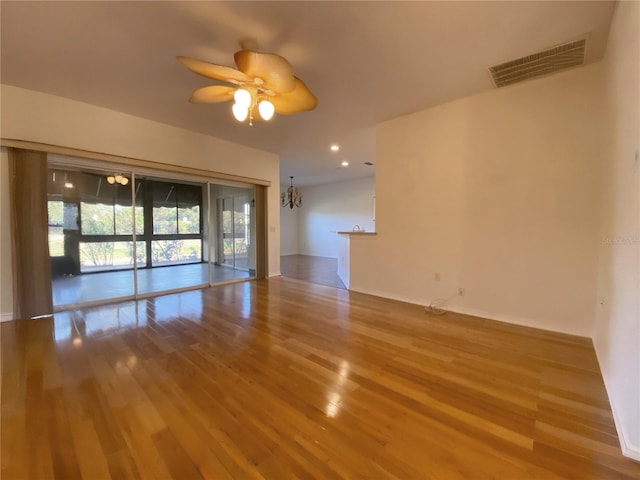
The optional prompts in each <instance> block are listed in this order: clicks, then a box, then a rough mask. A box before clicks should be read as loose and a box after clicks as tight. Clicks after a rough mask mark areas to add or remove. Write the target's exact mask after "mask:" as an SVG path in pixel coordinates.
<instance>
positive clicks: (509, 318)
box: [447, 305, 591, 338]
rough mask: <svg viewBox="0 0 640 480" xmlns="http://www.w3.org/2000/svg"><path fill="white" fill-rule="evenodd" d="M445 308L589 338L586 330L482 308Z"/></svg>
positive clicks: (453, 306)
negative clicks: (553, 325) (577, 329)
mask: <svg viewBox="0 0 640 480" xmlns="http://www.w3.org/2000/svg"><path fill="white" fill-rule="evenodd" d="M447 310H448V311H450V312H454V313H462V314H464V315H472V316H474V317H480V318H487V319H489V320H496V321H498V322H504V323H510V324H512V325H519V326H521V327H530V328H536V329H538V330H546V331H548V332H554V333H564V334H567V335H574V336H576V337H583V338H591V336H590V335H589V334H588V333H587V332H581V331H573V330H569V329H562V328H560V329H559V328H553V329H552V328H549V327H548V326H546V325H541V324H539V323H537V322H535V321H533V320H530V319H527V318H522V317H514V316H511V315H499V314H498V315H496V314H495V313H492V312H485V311H483V310H476V309H473V308H466V307H463V306H460V305H452V306H451V307H450V308H447Z"/></svg>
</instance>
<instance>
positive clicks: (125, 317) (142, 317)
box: [54, 290, 250, 346]
mask: <svg viewBox="0 0 640 480" xmlns="http://www.w3.org/2000/svg"><path fill="white" fill-rule="evenodd" d="M247 308H248V309H249V310H250V307H247ZM202 314H203V293H202V290H194V291H192V292H184V293H179V294H172V295H165V296H160V297H154V298H148V299H144V300H138V301H137V302H135V301H130V302H125V303H120V304H114V305H104V306H100V307H91V308H86V309H83V310H71V311H67V312H60V313H56V314H55V315H54V336H55V341H56V343H66V342H69V341H72V342H73V344H74V346H79V345H80V344H81V340H82V339H84V338H87V337H99V336H102V335H109V334H110V333H116V332H117V333H120V332H121V331H122V330H126V329H134V328H142V327H145V326H147V323H148V322H156V323H163V322H171V321H175V320H177V319H178V318H179V319H181V320H188V321H191V322H201V321H202ZM149 318H153V319H154V320H149ZM77 339H80V340H77Z"/></svg>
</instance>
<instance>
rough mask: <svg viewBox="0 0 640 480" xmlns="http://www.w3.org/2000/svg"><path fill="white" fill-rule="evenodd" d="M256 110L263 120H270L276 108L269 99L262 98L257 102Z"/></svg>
mask: <svg viewBox="0 0 640 480" xmlns="http://www.w3.org/2000/svg"><path fill="white" fill-rule="evenodd" d="M258 111H259V112H260V116H261V117H262V119H263V120H271V119H272V118H273V114H274V112H275V111H276V109H275V107H274V106H273V103H271V102H270V101H269V100H262V101H260V103H259V104H258Z"/></svg>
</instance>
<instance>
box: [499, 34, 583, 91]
mask: <svg viewBox="0 0 640 480" xmlns="http://www.w3.org/2000/svg"><path fill="white" fill-rule="evenodd" d="M586 44H587V39H586V38H583V39H581V40H576V41H574V42H569V43H564V44H562V45H558V46H555V47H553V48H549V49H547V50H543V51H542V52H538V53H534V54H533V55H527V56H526V57H522V58H518V59H517V60H511V61H510V62H506V63H501V64H500V65H495V66H493V67H489V72H491V76H492V77H493V81H494V83H495V84H496V87H505V86H507V85H511V84H512V83H517V82H522V81H523V80H528V79H530V78H535V77H539V76H541V75H548V74H550V73H556V72H560V71H562V70H565V69H567V68H571V67H576V66H578V65H582V64H583V63H584V50H585V46H586Z"/></svg>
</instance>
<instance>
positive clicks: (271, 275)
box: [269, 272, 282, 278]
mask: <svg viewBox="0 0 640 480" xmlns="http://www.w3.org/2000/svg"><path fill="white" fill-rule="evenodd" d="M281 276H282V274H281V273H280V272H273V273H270V274H269V278H271V277H281Z"/></svg>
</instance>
